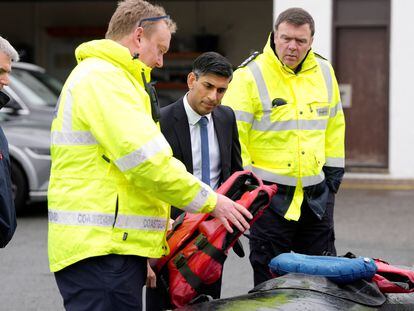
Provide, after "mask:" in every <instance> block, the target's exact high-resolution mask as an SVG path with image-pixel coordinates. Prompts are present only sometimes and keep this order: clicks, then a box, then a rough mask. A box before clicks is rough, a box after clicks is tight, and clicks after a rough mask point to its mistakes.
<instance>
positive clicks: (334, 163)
mask: <svg viewBox="0 0 414 311" xmlns="http://www.w3.org/2000/svg"><path fill="white" fill-rule="evenodd" d="M325 166H331V167H345V159H344V158H331V157H327V158H326V162H325Z"/></svg>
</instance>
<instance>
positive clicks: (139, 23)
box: [138, 15, 170, 27]
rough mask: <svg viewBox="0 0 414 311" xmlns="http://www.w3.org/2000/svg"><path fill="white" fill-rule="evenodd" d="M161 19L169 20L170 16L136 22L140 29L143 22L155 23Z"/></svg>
mask: <svg viewBox="0 0 414 311" xmlns="http://www.w3.org/2000/svg"><path fill="white" fill-rule="evenodd" d="M161 19H170V15H162V16H156V17H148V18H143V19H141V20H140V21H139V22H138V27H142V23H144V22H155V21H159V20H161Z"/></svg>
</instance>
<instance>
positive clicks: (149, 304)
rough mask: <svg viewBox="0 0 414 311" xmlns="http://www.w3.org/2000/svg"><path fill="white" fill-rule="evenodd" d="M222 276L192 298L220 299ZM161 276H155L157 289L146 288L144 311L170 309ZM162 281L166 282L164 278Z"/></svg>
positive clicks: (166, 291) (165, 287) (168, 297)
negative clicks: (207, 297)
mask: <svg viewBox="0 0 414 311" xmlns="http://www.w3.org/2000/svg"><path fill="white" fill-rule="evenodd" d="M222 273H223V272H222ZM222 277H223V275H221V276H220V279H219V280H217V282H215V283H213V284H209V285H206V286H205V287H204V288H203V289H201V290H199V291H198V295H197V296H196V297H195V298H194V299H196V298H197V297H199V296H201V295H202V296H211V298H213V299H219V298H220V292H221V281H222ZM160 278H161V276H159V275H157V288H148V287H147V295H146V311H161V310H167V309H172V306H171V302H170V296H169V293H168V289H167V286H168V285H167V284H163V283H162V282H161V281H160ZM164 280H166V281H168V280H167V279H166V278H164Z"/></svg>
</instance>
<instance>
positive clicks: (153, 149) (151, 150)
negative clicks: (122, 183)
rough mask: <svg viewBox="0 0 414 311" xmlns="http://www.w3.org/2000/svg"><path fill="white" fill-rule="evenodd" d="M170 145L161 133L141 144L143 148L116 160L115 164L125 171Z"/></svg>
mask: <svg viewBox="0 0 414 311" xmlns="http://www.w3.org/2000/svg"><path fill="white" fill-rule="evenodd" d="M168 146H169V145H168V143H167V141H166V140H165V138H164V136H163V135H162V134H159V135H157V136H156V137H155V138H154V139H151V140H150V141H148V142H147V143H145V144H144V145H143V146H141V148H139V149H137V150H135V151H133V152H131V153H130V154H127V155H126V156H124V157H122V158H119V159H118V160H116V161H115V164H116V166H118V168H119V169H120V170H121V172H125V171H127V170H129V169H131V168H134V167H136V166H138V165H140V164H141V163H143V162H145V161H147V160H148V159H150V158H151V157H153V156H154V155H155V154H157V153H158V152H160V151H161V150H163V149H165V148H168Z"/></svg>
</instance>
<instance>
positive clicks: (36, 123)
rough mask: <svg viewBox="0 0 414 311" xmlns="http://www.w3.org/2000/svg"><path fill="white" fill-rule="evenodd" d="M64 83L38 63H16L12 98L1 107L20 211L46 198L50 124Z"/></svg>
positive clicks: (11, 92) (10, 91)
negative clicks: (29, 203) (30, 203)
mask: <svg viewBox="0 0 414 311" xmlns="http://www.w3.org/2000/svg"><path fill="white" fill-rule="evenodd" d="M61 88H62V83H61V82H60V81H58V80H57V79H55V78H53V77H51V76H50V75H48V74H47V73H46V72H45V70H44V69H43V68H41V67H39V66H36V65H34V64H28V63H13V68H12V73H11V76H10V85H9V86H8V87H5V88H4V90H3V91H4V92H5V93H7V95H9V96H10V99H11V100H10V102H9V103H8V104H7V105H6V106H5V107H3V108H2V109H1V110H0V122H1V126H2V128H3V130H4V133H5V135H6V137H7V139H8V142H9V149H10V159H11V170H12V184H13V185H12V186H13V195H14V200H15V205H16V210H17V211H18V212H20V211H22V210H23V209H24V207H25V206H26V203H27V202H34V201H44V200H46V197H47V188H48V182H49V174H50V125H51V122H52V119H53V114H54V110H55V106H56V103H57V100H58V97H59V94H60V90H61Z"/></svg>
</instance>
